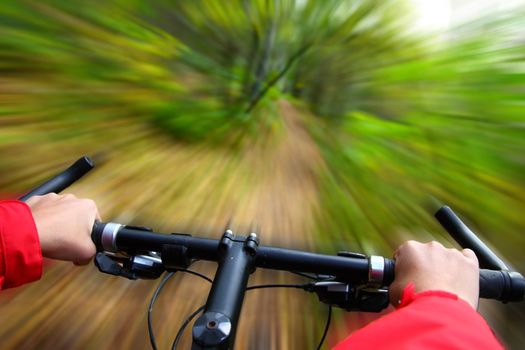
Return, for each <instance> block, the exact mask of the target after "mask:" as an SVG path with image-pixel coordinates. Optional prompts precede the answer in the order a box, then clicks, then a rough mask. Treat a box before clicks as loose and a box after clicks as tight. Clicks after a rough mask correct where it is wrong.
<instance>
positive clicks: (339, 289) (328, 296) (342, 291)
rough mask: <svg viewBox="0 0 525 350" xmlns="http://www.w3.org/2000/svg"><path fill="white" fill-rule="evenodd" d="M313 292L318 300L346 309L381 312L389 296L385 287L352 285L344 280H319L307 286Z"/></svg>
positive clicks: (386, 304)
mask: <svg viewBox="0 0 525 350" xmlns="http://www.w3.org/2000/svg"><path fill="white" fill-rule="evenodd" d="M307 290H308V291H309V292H315V293H316V294H317V297H318V299H319V301H320V302H322V303H325V304H328V305H332V306H336V307H339V308H341V309H344V310H346V311H362V312H381V311H382V310H383V309H385V308H386V307H388V304H389V296H388V290H387V289H385V288H372V287H368V286H359V287H354V286H352V285H351V284H349V283H346V282H339V281H333V280H332V281H319V282H313V283H311V284H310V286H309V287H308V288H307Z"/></svg>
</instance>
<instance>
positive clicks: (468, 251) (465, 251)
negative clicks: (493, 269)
mask: <svg viewBox="0 0 525 350" xmlns="http://www.w3.org/2000/svg"><path fill="white" fill-rule="evenodd" d="M461 254H463V255H464V256H465V257H467V258H469V259H470V260H474V261H476V262H477V261H478V257H477V256H476V253H474V251H473V250H472V249H468V248H466V249H463V250H462V251H461Z"/></svg>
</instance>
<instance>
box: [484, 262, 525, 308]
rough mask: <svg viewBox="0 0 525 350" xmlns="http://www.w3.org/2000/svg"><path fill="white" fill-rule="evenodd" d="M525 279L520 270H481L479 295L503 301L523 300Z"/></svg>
mask: <svg viewBox="0 0 525 350" xmlns="http://www.w3.org/2000/svg"><path fill="white" fill-rule="evenodd" d="M524 295H525V279H524V278H523V276H522V275H521V274H519V273H518V272H510V271H498V270H483V269H482V270H480V271H479V297H480V298H486V299H496V300H500V301H503V302H509V301H523V299H524Z"/></svg>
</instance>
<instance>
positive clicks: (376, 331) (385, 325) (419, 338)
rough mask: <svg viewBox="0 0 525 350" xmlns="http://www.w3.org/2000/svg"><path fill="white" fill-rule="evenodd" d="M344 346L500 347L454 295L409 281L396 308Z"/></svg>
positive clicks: (340, 349)
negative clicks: (419, 288) (418, 288)
mask: <svg viewBox="0 0 525 350" xmlns="http://www.w3.org/2000/svg"><path fill="white" fill-rule="evenodd" d="M344 349H352V350H354V349H374V350H377V349H440V350H441V349H503V347H502V346H501V344H500V343H499V342H498V340H497V339H496V337H495V336H494V334H493V333H492V330H491V329H490V328H489V326H488V325H487V323H486V322H485V320H484V319H483V318H482V317H481V315H480V314H478V313H477V312H476V311H475V310H474V309H473V308H472V307H471V306H470V305H469V304H467V302H465V301H463V300H462V299H459V298H458V297H457V296H456V295H455V294H451V293H447V292H442V291H426V292H422V293H418V294H415V293H414V286H413V284H409V285H408V286H407V287H406V288H405V290H404V292H403V299H402V300H401V304H400V305H399V308H398V309H397V310H396V311H394V312H392V313H390V314H388V315H385V316H383V317H381V318H380V319H378V320H377V321H374V322H372V323H370V324H369V325H367V326H366V327H364V328H361V329H360V330H358V331H356V332H355V333H353V334H351V335H350V336H349V337H348V338H346V339H345V340H343V341H342V342H341V343H339V344H338V345H337V346H336V347H335V348H334V350H344Z"/></svg>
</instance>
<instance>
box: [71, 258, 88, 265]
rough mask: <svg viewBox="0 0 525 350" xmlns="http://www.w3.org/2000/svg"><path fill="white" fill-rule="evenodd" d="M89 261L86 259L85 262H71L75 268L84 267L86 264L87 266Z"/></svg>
mask: <svg viewBox="0 0 525 350" xmlns="http://www.w3.org/2000/svg"><path fill="white" fill-rule="evenodd" d="M90 261H91V259H87V260H75V261H73V264H74V265H75V266H85V265H87V264H89V262H90Z"/></svg>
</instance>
